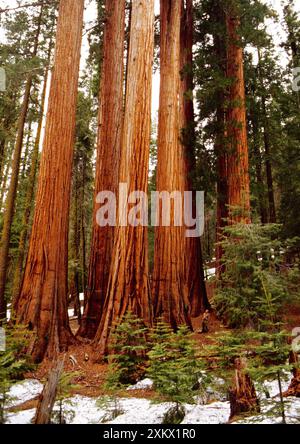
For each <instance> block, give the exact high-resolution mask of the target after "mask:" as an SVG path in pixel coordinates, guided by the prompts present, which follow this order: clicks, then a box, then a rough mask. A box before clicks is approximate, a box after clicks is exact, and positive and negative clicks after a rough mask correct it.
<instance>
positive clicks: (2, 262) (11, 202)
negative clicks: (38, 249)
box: [0, 2, 44, 320]
mask: <svg viewBox="0 0 300 444" xmlns="http://www.w3.org/2000/svg"><path fill="white" fill-rule="evenodd" d="M43 8H44V4H43V2H42V4H41V10H40V14H39V17H38V25H37V31H36V35H35V40H34V44H33V51H32V57H36V55H37V51H38V45H39V36H40V31H41V25H42V18H43V11H44V9H43ZM32 80H33V76H32V74H31V73H30V74H29V76H28V79H27V82H26V85H25V92H24V97H23V103H22V108H21V114H20V117H19V121H18V129H17V138H16V143H15V149H14V154H13V160H12V173H11V179H10V184H9V190H8V195H7V199H6V205H5V214H4V221H3V230H2V236H1V246H0V320H2V319H4V318H6V300H5V286H6V277H7V270H8V262H9V257H8V256H9V244H10V234H11V226H12V222H13V217H14V211H15V201H16V195H17V188H18V182H19V170H20V161H21V153H22V147H23V137H24V128H25V123H26V117H27V113H28V107H29V102H30V91H31V87H32Z"/></svg>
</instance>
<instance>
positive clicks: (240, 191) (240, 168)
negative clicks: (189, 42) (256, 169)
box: [226, 1, 251, 223]
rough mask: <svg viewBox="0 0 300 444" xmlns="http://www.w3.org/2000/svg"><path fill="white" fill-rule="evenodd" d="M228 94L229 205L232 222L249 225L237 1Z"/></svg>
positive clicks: (229, 18) (231, 9)
mask: <svg viewBox="0 0 300 444" xmlns="http://www.w3.org/2000/svg"><path fill="white" fill-rule="evenodd" d="M226 26H227V38H228V41H227V78H228V79H230V80H231V82H232V83H231V85H230V87H229V91H228V109H227V113H226V118H227V128H226V130H227V144H228V170H227V173H228V204H229V211H230V219H231V222H242V223H250V222H251V219H250V179H249V155H248V138H247V121H246V103H245V101H246V100H245V81H244V66H243V49H242V46H241V42H240V38H239V27H240V18H239V13H238V10H237V5H236V2H235V1H230V2H229V6H228V10H227V11H226Z"/></svg>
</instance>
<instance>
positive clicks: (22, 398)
mask: <svg viewBox="0 0 300 444" xmlns="http://www.w3.org/2000/svg"><path fill="white" fill-rule="evenodd" d="M42 390H43V384H41V383H40V381H37V380H36V379H26V380H25V381H22V382H18V383H17V384H14V385H13V386H12V387H11V388H10V390H9V393H8V397H9V399H10V401H9V402H8V406H9V407H15V406H18V405H20V404H23V403H24V402H27V401H30V400H31V399H34V398H35V397H36V396H38V395H40V393H42Z"/></svg>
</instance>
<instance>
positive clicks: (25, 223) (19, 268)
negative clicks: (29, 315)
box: [12, 40, 52, 311]
mask: <svg viewBox="0 0 300 444" xmlns="http://www.w3.org/2000/svg"><path fill="white" fill-rule="evenodd" d="M51 51H52V40H51V42H50V45H49V50H48V63H47V67H46V70H45V76H44V84H43V90H42V95H41V105H40V115H39V122H38V128H37V133H36V137H35V142H34V147H33V152H32V155H31V164H30V171H29V178H28V188H27V190H26V196H25V209H24V214H23V218H22V231H21V235H20V239H19V248H18V257H17V261H16V265H15V274H14V280H13V289H12V305H13V309H14V311H15V309H16V304H17V301H18V297H19V294H20V287H21V282H22V272H23V265H24V257H25V253H26V242H27V237H28V232H29V222H30V216H31V213H32V202H33V200H34V191H35V185H36V176H37V170H38V163H39V148H40V141H41V134H42V128H43V121H44V111H45V102H46V94H47V85H48V75H49V64H50V57H51Z"/></svg>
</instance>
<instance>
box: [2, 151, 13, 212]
mask: <svg viewBox="0 0 300 444" xmlns="http://www.w3.org/2000/svg"><path fill="white" fill-rule="evenodd" d="M12 145H14V144H12ZM13 148H14V146H13V147H11V146H10V145H9V144H8V145H7V148H6V159H5V165H6V168H5V172H4V176H3V180H2V183H1V197H0V211H1V210H2V208H3V204H4V197H5V193H6V185H7V182H8V177H9V171H10V168H11V162H12V156H13Z"/></svg>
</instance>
